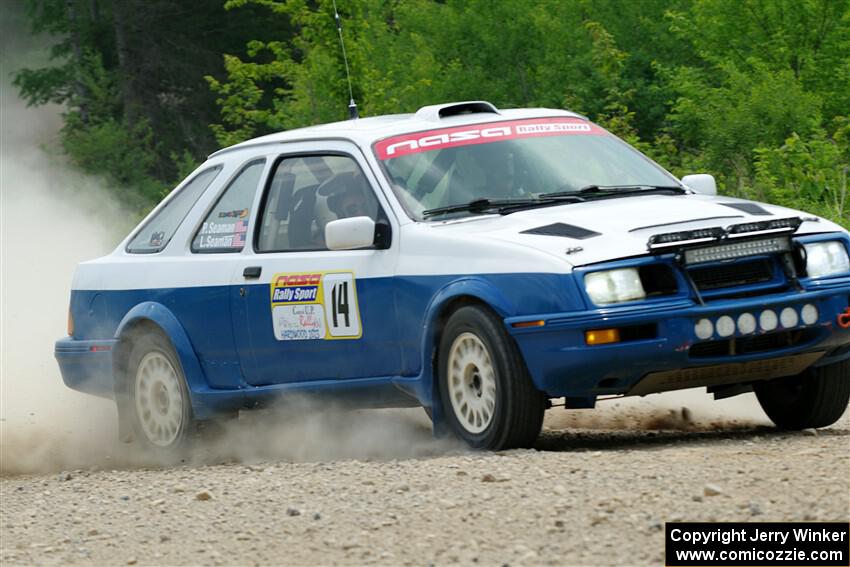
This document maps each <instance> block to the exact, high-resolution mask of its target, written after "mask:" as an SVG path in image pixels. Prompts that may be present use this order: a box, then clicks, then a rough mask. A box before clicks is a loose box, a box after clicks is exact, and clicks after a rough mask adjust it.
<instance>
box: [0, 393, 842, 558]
mask: <svg viewBox="0 0 850 567" xmlns="http://www.w3.org/2000/svg"><path fill="white" fill-rule="evenodd" d="M680 406H681V404H680V405H679V406H677V407H680ZM689 407H692V408H694V409H696V408H695V406H692V405H690V404H689ZM420 411H421V410H420ZM553 411H554V410H553ZM560 411H563V410H560ZM679 413H680V415H681V412H679ZM682 420H684V417H683V418H682ZM548 425H549V430H548V431H546V432H544V433H543V434H542V435H541V438H540V440H539V441H538V442H537V444H536V446H535V449H533V450H516V451H507V452H504V453H499V454H494V453H486V452H471V451H466V450H464V449H460V448H456V447H452V448H451V449H449V450H445V451H442V450H441V451H435V452H432V453H427V454H420V455H410V454H403V455H397V454H389V455H387V454H386V453H384V454H383V456H381V455H380V454H379V455H377V456H372V455H370V456H368V457H359V458H356V457H351V456H342V457H336V458H335V457H334V456H333V455H331V456H329V457H327V458H324V459H313V460H312V461H308V460H305V461H303V462H301V461H296V460H283V459H282V458H278V459H274V458H265V459H253V460H251V461H247V460H246V461H245V462H235V461H233V460H230V461H224V462H223V461H222V460H208V461H206V462H189V464H185V465H181V466H176V467H171V468H162V467H159V468H135V469H134V468H130V467H128V466H126V465H125V464H124V463H123V462H121V463H120V467H121V468H118V467H119V462H118V459H117V458H116V459H114V461H113V463H112V464H108V465H107V466H106V467H105V468H103V469H102V470H97V469H92V470H86V471H85V472H77V471H74V470H72V469H73V468H74V467H73V466H70V467H69V466H65V469H66V471H67V470H71V474H72V476H73V478H72V480H71V481H69V482H66V481H61V482H60V481H59V480H58V478H57V475H59V470H58V469H57V470H53V471H51V472H49V473H42V474H27V475H23V474H21V475H11V474H9V475H3V476H0V502H2V516H1V517H0V564H2V565H3V567H7V566H8V567H16V566H23V565H70V566H77V565H122V564H127V565H135V564H144V565H149V564H150V565H175V566H184V565H185V566H188V565H216V564H219V565H279V564H281V563H286V564H288V565H314V564H326V565H341V566H343V567H348V566H354V565H364V564H369V565H379V566H390V565H391V566H399V567H415V566H424V565H429V564H431V565H448V564H452V563H455V564H458V565H482V566H487V567H490V566H498V565H502V564H508V565H514V566H519V565H549V566H558V565H600V564H604V565H629V566H631V565H639V566H644V565H647V566H648V565H660V564H662V563H663V560H664V559H663V551H664V537H663V530H664V524H665V523H667V522H673V521H689V522H706V521H712V520H714V521H723V522H744V521H765V522H790V521H843V522H846V521H850V505H848V502H847V495H848V494H850V478H848V476H847V474H846V472H847V470H850V419H848V418H847V417H845V418H843V419H842V420H841V421H839V423H837V424H835V425H833V426H831V427H828V428H824V429H820V430H819V431H818V436H817V437H812V436H805V435H800V434H799V433H793V432H783V431H779V430H777V429H774V428H772V427H769V426H767V425H761V424H756V425H752V424H744V425H740V424H729V423H726V424H721V425H720V426H717V427H714V426H713V427H709V428H700V427H701V426H700V425H699V422H697V423H696V424H695V425H693V426H689V427H688V428H687V429H679V430H666V429H661V430H653V431H649V430H647V429H640V428H636V429H635V428H626V427H620V428H616V427H609V428H600V427H595V428H590V427H588V428H581V427H572V428H571V429H565V428H563V427H561V428H558V427H557V426H555V425H553V424H552V423H551V421H550V422H549V424H548ZM424 435H425V438H424V439H423V440H422V442H423V443H428V442H430V441H431V439H430V433H427V432H426V433H425V434H424ZM187 462H188V461H187ZM487 475H490V476H491V477H492V480H489V481H485V480H484V478H485V476H487ZM508 479H509V480H508ZM485 482H486V484H483V483H485ZM707 491H708V492H711V493H712V494H715V496H709V495H708V492H707ZM48 493H49V494H48ZM213 495H214V496H213ZM718 495H719V496H718ZM197 500H201V501H203V500H211V502H210V503H209V504H206V505H204V504H199V503H197ZM697 502H698V503H697ZM310 510H312V512H310ZM319 511H321V512H319ZM163 512H166V513H163ZM299 515H300V516H305V518H303V519H302V520H301V521H299V520H298V519H297V518H293V516H299ZM310 518H312V520H310ZM304 520H307V521H304ZM130 561H134V562H133V563H130Z"/></svg>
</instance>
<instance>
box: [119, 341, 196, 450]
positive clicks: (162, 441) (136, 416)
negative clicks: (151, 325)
mask: <svg viewBox="0 0 850 567" xmlns="http://www.w3.org/2000/svg"><path fill="white" fill-rule="evenodd" d="M127 379H128V382H129V383H128V385H127V386H128V393H129V395H130V400H129V402H130V403H129V404H128V405H129V408H128V409H129V410H130V411H131V412H132V422H133V429H134V431H135V434H136V438H137V439H138V440H139V441H141V442H142V443H143V444H144V445H145V446H146V447H147V448H150V449H153V450H154V451H156V452H158V453H162V454H174V453H176V452H177V451H178V450H179V449H181V448H182V447H183V446H184V445H185V444H186V441H187V439H188V437H189V433H190V431H191V428H192V407H191V404H190V401H189V391H188V389H187V387H186V380H185V377H184V376H183V370H182V367H181V365H180V363H179V361H178V359H177V355H176V353H175V352H174V348H173V347H172V346H171V343H170V342H169V341H168V339H166V338H165V337H164V336H163V335H162V334H160V333H155V332H149V333H146V334H144V335H141V336H138V337H136V338H135V340H134V342H133V346H132V350H131V351H130V359H129V364H128V375H127Z"/></svg>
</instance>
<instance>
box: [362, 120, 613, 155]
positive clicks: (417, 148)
mask: <svg viewBox="0 0 850 567" xmlns="http://www.w3.org/2000/svg"><path fill="white" fill-rule="evenodd" d="M606 134H607V132H606V131H605V130H603V129H602V128H600V127H599V126H597V125H595V124H592V123H590V122H587V121H586V120H582V119H581V118H570V117H564V118H537V119H530V120H516V121H512V122H495V123H489V124H481V125H474V126H461V127H456V128H443V129H440V130H429V131H425V132H417V133H415V134H405V135H402V136H393V137H392V138H387V139H385V140H381V141H379V142H376V143H375V152H376V153H377V155H378V159H382V160H384V159H391V158H396V157H401V156H405V155H408V154H415V153H419V152H428V151H431V150H439V149H443V148H454V147H457V146H466V145H470V144H486V143H488V142H496V141H499V140H511V139H515V138H533V137H539V136H569V135H591V136H604V135H606Z"/></svg>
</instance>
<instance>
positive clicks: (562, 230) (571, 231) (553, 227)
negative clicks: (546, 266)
mask: <svg viewBox="0 0 850 567" xmlns="http://www.w3.org/2000/svg"><path fill="white" fill-rule="evenodd" d="M520 234H539V235H540V236H563V237H565V238H575V239H576V240H584V239H585V238H593V237H594V236H599V233H598V232H594V231H592V230H588V229H586V228H582V227H580V226H574V225H571V224H564V223H562V222H556V223H554V224H547V225H546V226H538V227H537V228H529V229H528V230H523V231H522V232H521V233H520Z"/></svg>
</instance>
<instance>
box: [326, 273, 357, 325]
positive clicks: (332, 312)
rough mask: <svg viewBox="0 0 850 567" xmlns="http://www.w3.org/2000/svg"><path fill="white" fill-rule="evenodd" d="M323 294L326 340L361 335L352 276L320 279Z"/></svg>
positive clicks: (348, 274) (345, 274) (331, 276)
mask: <svg viewBox="0 0 850 567" xmlns="http://www.w3.org/2000/svg"><path fill="white" fill-rule="evenodd" d="M322 287H323V288H324V292H325V322H326V323H327V329H328V335H330V336H329V337H328V338H334V339H343V338H346V339H354V338H357V337H359V336H360V335H361V328H360V309H359V308H358V305H357V290H356V288H355V284H354V274H352V273H351V272H348V273H337V274H325V276H324V278H323V279H322Z"/></svg>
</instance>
